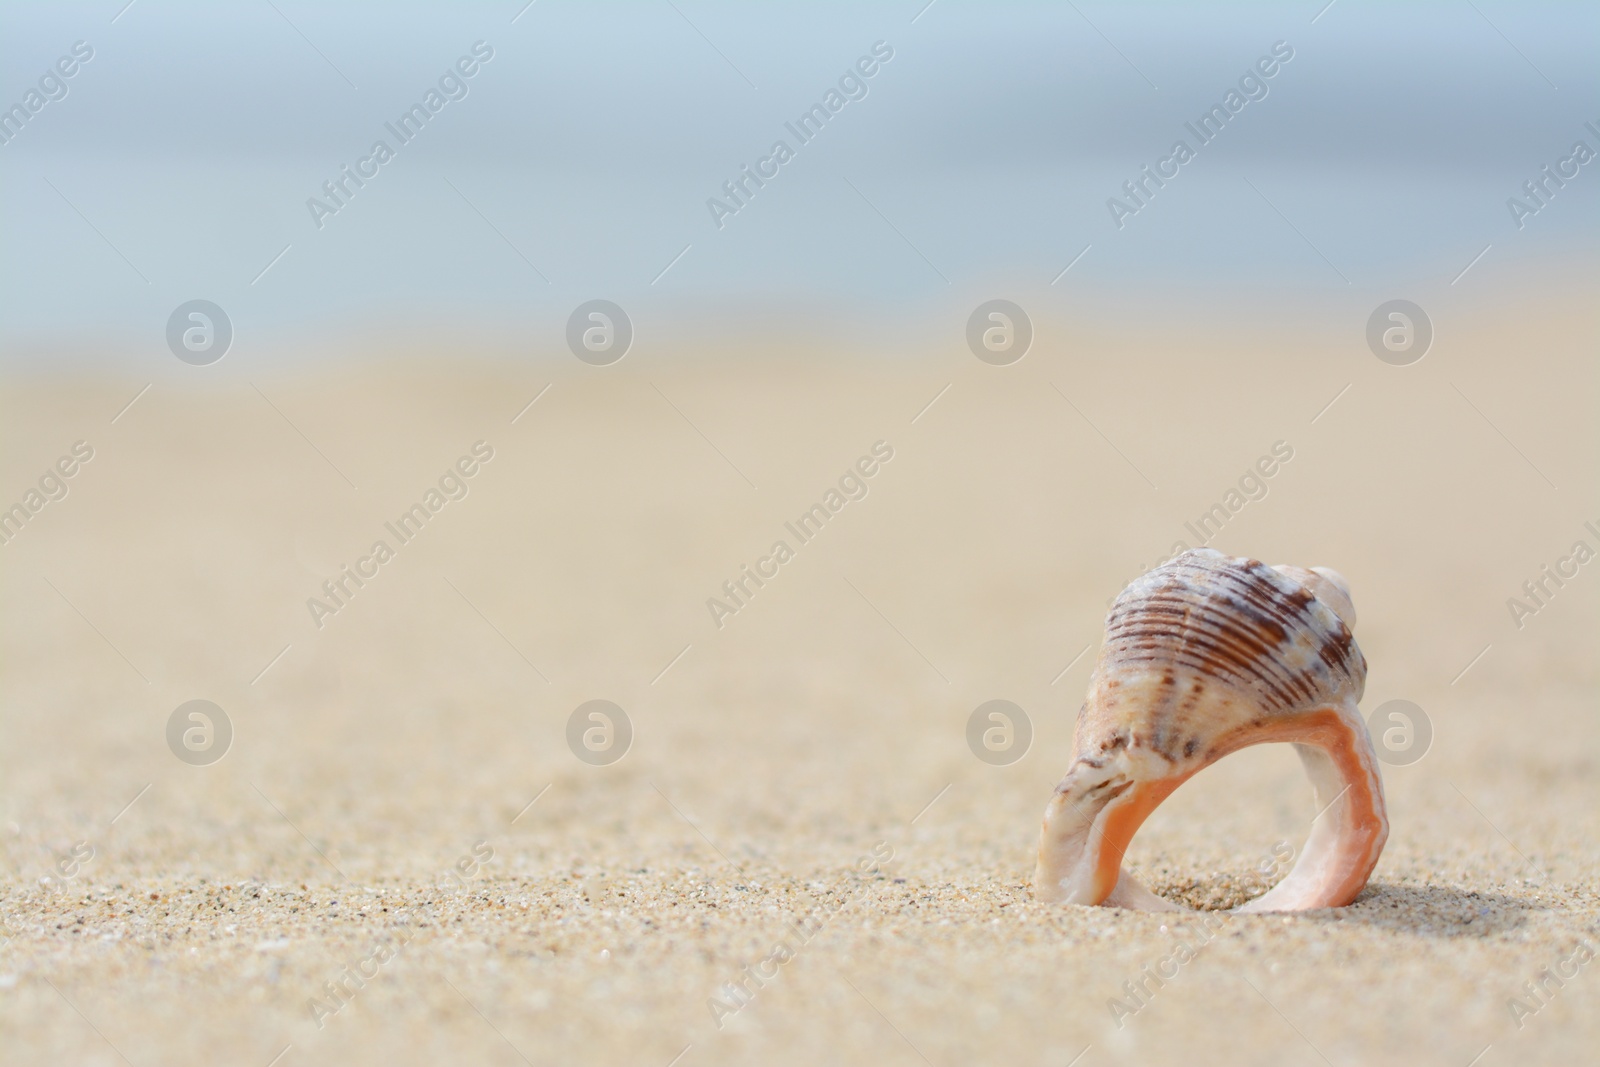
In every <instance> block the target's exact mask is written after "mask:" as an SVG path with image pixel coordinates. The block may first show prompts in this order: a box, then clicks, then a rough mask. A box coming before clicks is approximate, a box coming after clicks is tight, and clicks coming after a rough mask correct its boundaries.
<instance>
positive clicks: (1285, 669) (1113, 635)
mask: <svg viewBox="0 0 1600 1067" xmlns="http://www.w3.org/2000/svg"><path fill="white" fill-rule="evenodd" d="M1102 655H1103V662H1104V663H1105V665H1106V667H1107V668H1110V670H1109V671H1108V672H1107V673H1108V674H1114V673H1116V669H1117V668H1119V667H1146V668H1149V669H1153V670H1158V671H1162V672H1163V680H1165V679H1166V678H1167V677H1170V676H1171V673H1172V671H1173V669H1174V668H1183V669H1186V670H1188V671H1192V672H1194V673H1195V674H1198V675H1200V676H1201V677H1204V678H1208V679H1215V680H1216V681H1218V682H1220V683H1222V684H1226V685H1229V686H1231V687H1233V688H1235V689H1239V690H1242V691H1245V692H1248V693H1251V694H1253V695H1254V696H1255V697H1256V699H1257V700H1258V701H1259V703H1260V705H1261V707H1262V708H1263V710H1264V711H1266V712H1268V713H1270V714H1281V713H1283V712H1287V711H1293V710H1298V709H1301V708H1306V707H1311V706H1314V705H1316V704H1319V703H1322V702H1324V701H1327V700H1330V699H1333V698H1334V696H1335V694H1336V693H1338V692H1339V691H1341V690H1344V689H1346V688H1348V687H1353V688H1354V689H1355V690H1356V692H1357V693H1358V694H1359V692H1360V690H1361V689H1362V688H1363V685H1364V683H1365V680H1366V661H1365V660H1364V659H1363V658H1362V655H1361V650H1360V649H1359V648H1358V647H1357V646H1356V643H1355V640H1354V637H1353V635H1352V634H1351V632H1350V629H1349V627H1347V626H1345V624H1344V622H1343V621H1342V620H1341V619H1339V617H1338V616H1337V615H1335V614H1334V613H1333V612H1332V610H1330V609H1329V608H1328V607H1327V606H1326V605H1325V604H1323V603H1321V602H1320V601H1318V600H1317V599H1316V597H1315V596H1313V595H1312V594H1311V593H1310V591H1308V590H1307V589H1305V588H1304V587H1303V586H1301V585H1300V584H1299V583H1297V582H1295V581H1293V580H1292V579H1290V578H1288V577H1286V576H1285V575H1283V574H1280V573H1279V572H1278V571H1275V570H1273V569H1272V568H1271V567H1268V566H1267V565H1266V564H1264V563H1262V562H1260V561H1259V560H1254V559H1245V558H1240V557H1230V556H1224V555H1223V554H1222V553H1220V552H1216V551H1213V550H1210V549H1201V550H1197V551H1191V552H1185V553H1184V554H1182V555H1180V556H1178V557H1176V558H1174V559H1173V560H1171V561H1169V562H1168V563H1166V564H1164V565H1162V566H1161V567H1158V568H1156V569H1155V570H1153V571H1150V572H1149V573H1148V574H1146V575H1144V576H1143V577H1141V578H1139V579H1137V580H1136V581H1135V582H1133V583H1132V584H1131V585H1129V586H1128V588H1127V589H1125V590H1123V592H1122V594H1121V595H1120V596H1119V597H1118V598H1117V600H1116V602H1115V603H1114V604H1113V605H1112V608H1111V613H1110V615H1109V616H1108V618H1107V620H1106V646H1105V650H1104V652H1103V653H1102ZM1164 688H1165V689H1166V692H1167V697H1166V703H1168V705H1169V709H1170V705H1171V704H1172V703H1173V702H1175V701H1177V702H1183V703H1192V701H1193V691H1192V689H1190V688H1189V687H1186V686H1173V685H1170V684H1168V685H1167V686H1165V687H1164ZM1186 698H1187V699H1186ZM1178 711H1179V715H1178V718H1180V719H1181V717H1182V714H1181V712H1182V709H1181V708H1180V709H1178ZM1166 719H1167V716H1159V717H1158V719H1157V721H1158V722H1162V723H1163V725H1166V723H1165V722H1164V720H1166ZM1163 732H1164V731H1163ZM1166 740H1167V739H1166V738H1161V739H1159V741H1158V747H1160V748H1165V747H1167V746H1166V744H1165V743H1164V742H1165V741H1166Z"/></svg>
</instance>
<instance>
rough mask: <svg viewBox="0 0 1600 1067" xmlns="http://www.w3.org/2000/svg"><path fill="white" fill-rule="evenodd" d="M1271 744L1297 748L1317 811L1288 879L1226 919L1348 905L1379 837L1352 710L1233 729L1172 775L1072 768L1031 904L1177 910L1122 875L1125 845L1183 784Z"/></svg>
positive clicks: (1383, 833)
mask: <svg viewBox="0 0 1600 1067" xmlns="http://www.w3.org/2000/svg"><path fill="white" fill-rule="evenodd" d="M1352 704H1353V702H1352ZM1272 742H1288V743H1292V744H1294V745H1295V746H1296V747H1297V749H1298V750H1299V752H1300V756H1301V759H1302V761H1303V762H1304V763H1305V766H1306V770H1307V773H1308V775H1309V776H1310V778H1311V780H1312V784H1313V786H1314V787H1315V790H1316V797H1317V804H1318V806H1319V807H1320V808H1321V809H1322V810H1321V812H1320V813H1319V814H1318V816H1317V817H1316V819H1315V820H1313V826H1312V832H1311V836H1310V838H1309V839H1308V840H1307V842H1306V846H1305V848H1304V849H1303V850H1302V851H1301V854H1300V858H1299V860H1298V861H1297V862H1296V864H1295V866H1294V868H1293V869H1292V870H1291V871H1290V872H1289V874H1288V876H1286V877H1285V878H1284V879H1283V881H1282V882H1280V883H1279V884H1278V885H1277V886H1275V887H1273V888H1272V889H1271V890H1269V891H1268V892H1267V893H1266V894H1264V895H1263V896H1261V897H1259V898H1257V899H1255V900H1252V901H1249V902H1247V903H1246V904H1244V905H1242V906H1241V907H1239V908H1237V909H1235V910H1236V911H1241V912H1261V911H1301V910H1307V909H1312V908H1334V907H1343V906H1345V905H1347V904H1349V903H1351V902H1352V901H1353V900H1355V898H1356V897H1357V895H1359V894H1360V892H1361V890H1362V889H1363V888H1365V886H1366V884H1367V879H1368V878H1369V877H1370V876H1371V874H1372V870H1373V868H1374V867H1376V866H1377V862H1378V856H1379V855H1380V854H1381V852H1382V851H1383V844H1384V841H1385V839H1386V838H1387V836H1388V819H1387V817H1386V813H1385V805H1384V798H1383V784H1382V781H1381V779H1380V778H1379V777H1378V770H1377V761H1376V758H1375V756H1374V754H1373V751H1372V742H1371V740H1370V738H1368V736H1367V732H1366V727H1365V724H1364V723H1362V722H1361V719H1360V716H1359V714H1356V713H1355V710H1354V707H1353V706H1352V707H1351V708H1350V709H1348V710H1346V709H1343V708H1337V707H1332V706H1323V707H1319V708H1314V709H1312V710H1310V711H1307V712H1303V713H1300V714H1297V715H1293V716H1285V717H1283V718H1278V719H1269V720H1266V721H1264V722H1261V723H1259V724H1251V725H1249V726H1245V727H1241V728H1239V729H1237V730H1235V731H1233V732H1231V733H1230V734H1229V735H1227V736H1225V737H1223V738H1220V739H1219V740H1218V741H1217V742H1216V743H1215V744H1214V745H1213V746H1211V748H1210V749H1209V751H1208V753H1207V755H1206V757H1205V758H1204V759H1203V761H1202V762H1200V763H1198V765H1194V766H1191V767H1188V768H1187V769H1185V770H1183V771H1181V772H1179V773H1172V774H1166V775H1161V776H1150V777H1146V776H1144V775H1141V774H1139V770H1140V764H1139V762H1138V761H1128V762H1127V763H1126V769H1125V770H1122V771H1109V770H1107V769H1102V768H1092V767H1091V765H1089V764H1087V763H1085V762H1084V761H1081V760H1080V761H1079V762H1078V763H1077V764H1075V765H1074V768H1073V771H1071V772H1069V773H1068V775H1067V778H1066V779H1065V780H1064V781H1063V782H1062V785H1061V787H1060V788H1059V789H1058V791H1057V794H1056V796H1055V797H1054V798H1052V801H1051V805H1050V808H1049V809H1047V811H1046V816H1045V825H1044V827H1043V830H1042V833H1041V837H1040V845H1039V865H1038V869H1037V871H1036V873H1035V877H1034V892H1035V895H1036V896H1038V898H1039V899H1041V900H1044V901H1063V902H1067V903H1074V904H1089V905H1096V904H1104V905H1108V906H1112V907H1125V908H1135V909H1140V910H1183V909H1180V908H1178V906H1177V905H1175V904H1172V903H1171V902H1169V901H1166V900H1163V899H1162V898H1161V897H1158V896H1156V895H1155V894H1153V893H1151V892H1150V891H1149V890H1148V889H1146V888H1145V887H1144V886H1143V885H1141V884H1140V883H1139V882H1138V881H1137V880H1136V879H1134V878H1133V877H1132V876H1131V875H1129V874H1127V873H1126V872H1124V871H1123V870H1122V860H1123V856H1124V855H1125V854H1126V852H1127V848H1128V845H1129V844H1130V843H1131V842H1132V840H1133V836H1134V834H1136V833H1137V832H1138V830H1139V827H1140V826H1142V825H1143V824H1144V821H1145V819H1146V818H1148V817H1149V815H1150V813H1151V812H1152V811H1154V810H1155V809H1156V807H1157V806H1158V805H1160V803H1161V802H1162V801H1163V800H1165V799H1166V798H1167V797H1169V796H1171V795H1172V793H1173V792H1174V791H1175V790H1176V789H1177V788H1178V787H1179V786H1180V785H1182V784H1183V783H1184V782H1185V781H1187V780H1188V779H1189V778H1191V777H1193V776H1194V775H1195V774H1197V773H1199V772H1200V771H1201V770H1203V769H1204V768H1205V767H1207V766H1210V765H1211V764H1212V763H1214V762H1216V761H1217V760H1219V759H1221V758H1222V757H1223V756H1226V755H1228V754H1230V753H1232V752H1236V751H1238V750H1239V749H1241V748H1245V747H1248V746H1250V745H1257V744H1266V743H1272ZM1130 772H1131V773H1130Z"/></svg>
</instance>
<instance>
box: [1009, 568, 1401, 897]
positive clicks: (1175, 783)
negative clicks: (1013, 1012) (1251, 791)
mask: <svg viewBox="0 0 1600 1067" xmlns="http://www.w3.org/2000/svg"><path fill="white" fill-rule="evenodd" d="M1355 621H1356V616H1355V608H1354V607H1353V605H1352V604H1351V601H1350V591H1349V587H1348V586H1347V585H1346V583H1345V581H1344V579H1343V578H1342V577H1340V576H1339V575H1338V574H1337V573H1336V572H1334V571H1331V570H1328V569H1326V568H1323V567H1315V568H1311V569H1306V568H1302V567H1291V566H1277V567H1269V566H1267V565H1265V564H1263V563H1261V562H1260V561H1259V560H1254V559H1245V558H1241V557H1234V556H1226V555H1223V554H1222V553H1221V552H1217V551H1215V550H1213V549H1197V550H1194V551H1189V552H1185V553H1183V554H1182V555H1179V556H1177V557H1175V558H1173V559H1172V560H1170V561H1169V562H1167V563H1165V564H1163V565H1162V566H1160V567H1157V568H1156V569H1154V570H1152V571H1150V572H1148V573H1147V574H1145V575H1143V576H1142V577H1140V578H1138V579H1135V580H1134V581H1133V582H1132V583H1131V584H1129V586H1128V587H1127V588H1126V589H1124V590H1123V591H1122V593H1121V595H1120V596H1118V597H1117V599H1116V601H1115V602H1114V603H1113V604H1112V607H1111V611H1110V614H1108V615H1107V617H1106V636H1105V643H1104V644H1103V645H1102V646H1101V649H1100V658H1099V660H1098V662H1097V663H1096V664H1095V670H1094V676H1093V678H1092V679H1091V680H1090V683H1089V694H1088V697H1087V699H1086V700H1085V702H1084V705H1083V710H1082V711H1080V712H1079V713H1078V725H1077V730H1076V732H1075V734H1074V737H1073V759H1072V764H1071V767H1070V769H1069V770H1068V771H1067V774H1066V777H1064V778H1063V779H1062V780H1061V784H1060V785H1058V786H1057V787H1056V791H1055V795H1054V796H1052V797H1051V799H1050V803H1049V805H1048V806H1047V807H1046V808H1045V814H1044V827H1043V830H1042V832H1041V833H1040V837H1039V863H1038V868H1037V870H1036V871H1035V874H1034V881H1033V885H1034V893H1035V895H1036V896H1037V897H1038V898H1039V899H1040V900H1043V901H1065V902H1069V903H1074V904H1107V905H1112V906H1116V907H1125V908H1140V909H1145V910H1154V911H1175V910H1182V909H1181V908H1179V907H1178V905H1175V904H1172V903H1171V902H1169V901H1166V900H1164V899H1162V898H1161V897H1158V896H1156V895H1155V894H1154V893H1151V892H1150V891H1149V890H1148V889H1146V888H1145V887H1144V886H1143V885H1141V884H1140V883H1139V882H1138V881H1137V880H1135V879H1134V878H1133V877H1132V876H1130V875H1128V874H1127V873H1125V872H1124V871H1123V870H1122V857H1123V854H1124V853H1125V851H1126V850H1127V847H1128V843H1129V842H1130V841H1131V840H1132V839H1133V835H1134V834H1135V833H1136V832H1137V831H1138V829H1139V826H1140V825H1141V824H1142V823H1143V822H1144V820H1145V819H1146V818H1147V817H1148V816H1149V814H1150V812H1151V811H1153V810H1154V809H1155V807H1156V806H1157V805H1158V804H1160V803H1161V802H1162V801H1163V800H1165V799H1166V798H1167V797H1168V796H1170V795H1171V794H1172V792H1173V791H1174V790H1175V789H1177V788H1178V787H1179V786H1180V785H1182V784H1183V783H1184V782H1185V781H1187V780H1188V779H1189V778H1190V777H1191V776H1193V775H1194V774H1197V773H1198V772H1199V771H1201V770H1202V769H1204V768H1205V767H1207V766H1209V765H1210V764H1212V763H1215V762H1216V761H1217V760H1219V759H1222V758H1223V757H1224V756H1226V755H1228V754H1229V753H1232V752H1237V751H1238V750H1239V749H1241V748H1244V747H1246V746H1248V745H1258V744H1262V743H1265V742H1273V741H1286V742H1290V743H1293V744H1294V746H1295V748H1296V749H1297V751H1298V752H1299V754H1300V759H1301V762H1302V763H1303V764H1304V766H1305V768H1306V773H1307V774H1308V775H1309V776H1310V778H1311V783H1312V785H1313V787H1314V789H1315V791H1316V803H1317V807H1318V808H1319V809H1321V813H1320V814H1319V815H1318V816H1317V817H1316V819H1315V820H1314V821H1313V823H1312V828H1311V834H1310V837H1309V839H1308V840H1307V842H1306V845H1305V847H1304V848H1303V849H1302V850H1301V853H1300V857H1299V860H1298V861H1297V862H1296V863H1295V865H1294V867H1293V869H1292V870H1291V871H1290V872H1289V874H1288V875H1286V876H1285V877H1284V879H1283V880H1282V881H1281V882H1279V883H1278V884H1277V885H1276V886H1274V887H1273V888H1272V889H1270V890H1269V891H1267V892H1266V893H1265V894H1264V895H1262V896H1261V897H1258V898H1257V899H1255V900H1252V901H1249V902H1248V903H1246V904H1245V905H1243V906H1242V907H1240V908H1238V909H1236V910H1239V911H1298V910H1302V909H1306V908H1325V907H1342V906H1343V905H1345V904H1348V903H1350V902H1351V901H1352V900H1354V899H1355V898H1356V895H1357V894H1359V893H1360V892H1361V890H1362V888H1363V887H1364V886H1365V885H1366V884H1367V878H1368V876H1370V875H1371V873H1372V869H1373V867H1375V866H1376V865H1377V862H1378V855H1379V854H1380V853H1381V852H1382V851H1383V844H1384V841H1385V839H1386V838H1387V837H1388V835H1389V823H1388V818H1387V816H1386V815H1385V812H1384V801H1383V782H1382V779H1381V778H1380V777H1379V775H1378V761H1377V758H1376V756H1375V754H1374V753H1373V750H1372V741H1371V738H1369V737H1368V735H1367V727H1366V723H1365V722H1363V721H1362V718H1361V714H1360V712H1359V710H1358V709H1357V707H1356V704H1357V702H1358V701H1359V700H1360V699H1361V693H1362V690H1363V688H1364V687H1365V684H1366V676H1367V664H1366V660H1365V659H1364V658H1363V657H1362V655H1361V650H1360V649H1359V648H1358V647H1357V646H1356V642H1355V638H1354V636H1353V635H1352V633H1351V627H1353V626H1354V625H1355Z"/></svg>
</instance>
